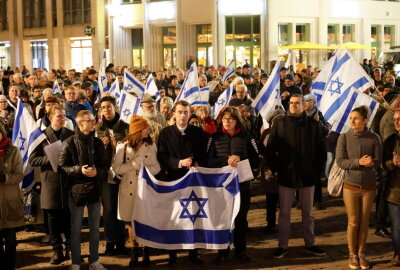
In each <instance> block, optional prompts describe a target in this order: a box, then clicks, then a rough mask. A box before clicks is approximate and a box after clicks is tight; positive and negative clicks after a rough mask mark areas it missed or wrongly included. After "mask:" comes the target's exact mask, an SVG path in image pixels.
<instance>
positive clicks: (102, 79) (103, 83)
mask: <svg viewBox="0 0 400 270" xmlns="http://www.w3.org/2000/svg"><path fill="white" fill-rule="evenodd" d="M106 65H107V54H106V51H105V50H104V52H103V55H102V57H101V61H100V68H99V78H98V83H99V89H100V97H102V96H103V93H104V92H107V91H108V86H107V75H106Z"/></svg>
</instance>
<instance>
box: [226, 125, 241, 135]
mask: <svg viewBox="0 0 400 270" xmlns="http://www.w3.org/2000/svg"><path fill="white" fill-rule="evenodd" d="M222 132H223V133H225V134H228V135H229V136H230V137H233V136H235V135H236V134H238V133H239V132H240V128H237V129H235V131H234V132H233V134H230V133H229V132H228V131H227V130H226V129H225V128H224V127H222Z"/></svg>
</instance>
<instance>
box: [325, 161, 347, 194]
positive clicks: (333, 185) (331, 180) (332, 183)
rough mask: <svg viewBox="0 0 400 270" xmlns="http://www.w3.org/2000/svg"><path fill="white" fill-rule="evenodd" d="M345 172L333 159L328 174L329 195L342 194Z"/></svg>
mask: <svg viewBox="0 0 400 270" xmlns="http://www.w3.org/2000/svg"><path fill="white" fill-rule="evenodd" d="M345 174H346V170H343V169H342V168H340V167H339V166H338V165H337V163H336V159H335V161H334V162H333V165H332V168H331V171H330V172H329V176H328V192H329V195H331V196H334V197H339V196H341V195H342V191H343V183H344V177H345Z"/></svg>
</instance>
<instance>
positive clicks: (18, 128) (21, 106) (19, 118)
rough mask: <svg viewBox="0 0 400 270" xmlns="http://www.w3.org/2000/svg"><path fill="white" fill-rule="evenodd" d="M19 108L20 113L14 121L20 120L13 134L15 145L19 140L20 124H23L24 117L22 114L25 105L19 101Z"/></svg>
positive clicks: (15, 123) (15, 125) (16, 123)
mask: <svg viewBox="0 0 400 270" xmlns="http://www.w3.org/2000/svg"><path fill="white" fill-rule="evenodd" d="M18 105H19V107H18ZM17 107H18V112H17V115H16V116H15V118H14V119H18V121H15V122H14V128H13V134H12V142H13V144H14V143H15V140H16V139H17V138H18V135H19V130H20V124H21V115H22V112H23V111H24V104H23V103H22V102H21V100H18V104H17Z"/></svg>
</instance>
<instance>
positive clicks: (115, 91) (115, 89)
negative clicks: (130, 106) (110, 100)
mask: <svg viewBox="0 0 400 270" xmlns="http://www.w3.org/2000/svg"><path fill="white" fill-rule="evenodd" d="M109 92H110V94H111V96H113V97H115V100H116V101H117V104H119V98H120V97H121V89H119V82H118V80H115V81H114V83H113V84H112V85H111V87H110V90H109Z"/></svg>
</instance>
